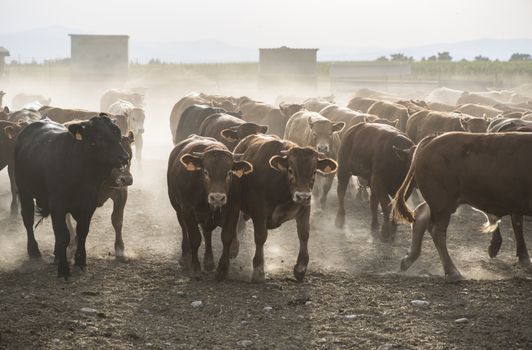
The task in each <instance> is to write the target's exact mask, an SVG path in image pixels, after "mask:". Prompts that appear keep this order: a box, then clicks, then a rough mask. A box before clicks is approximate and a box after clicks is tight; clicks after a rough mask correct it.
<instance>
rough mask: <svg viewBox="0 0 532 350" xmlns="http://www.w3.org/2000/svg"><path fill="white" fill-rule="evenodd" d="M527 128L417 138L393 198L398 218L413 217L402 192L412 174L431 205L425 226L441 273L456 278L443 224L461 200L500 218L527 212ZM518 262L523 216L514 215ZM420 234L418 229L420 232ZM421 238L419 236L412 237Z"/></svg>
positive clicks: (530, 140)
mask: <svg viewBox="0 0 532 350" xmlns="http://www.w3.org/2000/svg"><path fill="white" fill-rule="evenodd" d="M530 149H532V134H529V133H514V132H510V133H505V134H468V133H461V132H453V133H448V134H444V135H440V136H437V137H428V138H426V139H424V140H423V141H421V143H420V144H419V145H418V147H417V150H416V151H415V153H414V157H413V160H412V164H411V166H410V169H409V171H408V174H407V176H406V178H405V181H404V182H403V184H402V185H401V188H400V189H399V191H397V194H396V196H395V198H394V203H393V208H394V209H393V210H394V214H395V217H396V218H397V219H400V220H405V221H408V222H413V221H414V220H415V219H414V214H413V213H412V212H411V211H410V209H409V208H408V206H407V204H406V201H405V194H406V193H407V189H408V188H409V187H410V183H411V181H412V179H413V178H414V177H415V180H416V184H417V187H418V188H419V190H420V191H421V193H422V195H423V197H424V198H425V200H426V202H427V205H428V208H429V210H430V221H429V224H428V227H429V231H430V233H431V236H432V238H433V240H434V244H435V246H436V249H437V250H438V253H439V255H440V260H441V262H442V265H443V270H444V272H445V276H446V278H448V279H449V280H457V279H460V278H461V275H460V272H459V271H458V269H457V268H456V267H455V265H454V263H453V261H452V260H451V257H450V256H449V253H448V251H447V244H446V236H447V227H448V225H449V221H450V218H451V215H452V214H453V213H454V212H455V211H456V209H457V207H458V206H459V205H460V204H469V205H471V206H473V207H475V208H477V209H479V210H481V211H483V212H485V213H488V214H491V215H494V216H495V217H498V218H501V217H503V216H505V215H512V216H513V217H514V218H515V219H518V218H519V217H520V216H522V215H532V201H531V198H530V193H531V192H532V180H531V178H530V175H529V174H530V172H531V171H532V154H531V153H530ZM515 222H516V223H517V224H516V225H514V230H515V238H516V249H517V256H518V257H519V262H520V263H522V264H527V265H528V264H530V258H529V255H528V251H527V249H526V244H525V241H524V239H523V233H522V221H521V222H519V220H515ZM420 235H421V236H422V235H423V233H421V234H420ZM415 239H420V237H415Z"/></svg>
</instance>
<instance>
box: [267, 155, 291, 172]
mask: <svg viewBox="0 0 532 350" xmlns="http://www.w3.org/2000/svg"><path fill="white" fill-rule="evenodd" d="M269 163H270V167H272V168H273V169H275V170H277V171H280V172H283V171H287V169H288V157H283V156H273V157H271V158H270V161H269Z"/></svg>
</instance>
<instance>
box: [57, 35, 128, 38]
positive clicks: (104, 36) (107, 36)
mask: <svg viewBox="0 0 532 350" xmlns="http://www.w3.org/2000/svg"><path fill="white" fill-rule="evenodd" d="M68 36H70V37H72V38H76V37H80V38H81V37H93V38H98V37H102V38H129V35H114V34H68Z"/></svg>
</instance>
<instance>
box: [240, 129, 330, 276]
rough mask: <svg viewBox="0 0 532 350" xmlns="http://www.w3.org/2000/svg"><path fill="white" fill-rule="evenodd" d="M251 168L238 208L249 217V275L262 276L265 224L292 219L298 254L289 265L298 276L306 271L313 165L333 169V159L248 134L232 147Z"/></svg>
mask: <svg viewBox="0 0 532 350" xmlns="http://www.w3.org/2000/svg"><path fill="white" fill-rule="evenodd" d="M235 153H243V154H244V156H243V159H245V160H247V161H248V162H250V163H251V164H252V165H253V168H254V169H255V171H254V172H253V173H252V174H250V175H248V176H245V177H244V178H243V180H242V183H243V191H242V194H243V199H242V211H243V212H244V214H245V215H246V216H248V217H250V218H251V219H252V220H253V228H254V235H255V246H256V250H255V256H254V258H253V276H252V281H254V282H261V281H263V280H264V243H265V242H266V238H267V237H268V230H269V229H274V228H277V227H279V226H281V224H282V223H284V222H286V221H288V220H292V219H296V222H297V234H298V236H299V254H298V257H297V263H296V265H295V266H294V276H295V278H296V279H297V280H298V281H302V280H303V278H304V277H305V273H306V270H307V265H308V261H309V256H308V248H307V244H308V237H309V230H310V224H309V218H310V200H311V196H312V194H311V193H312V187H313V184H314V177H315V173H316V171H317V170H318V171H320V172H324V173H326V174H329V173H332V172H334V171H335V170H336V167H337V165H336V162H335V161H334V160H333V159H330V158H325V159H321V158H320V157H319V155H318V153H317V152H316V151H315V150H314V149H312V148H310V147H298V146H297V145H296V144H295V143H293V142H290V141H287V140H281V139H279V138H278V137H276V136H267V135H260V134H259V135H250V136H248V137H246V138H245V139H243V140H242V141H241V142H240V143H239V144H238V146H237V147H236V148H235Z"/></svg>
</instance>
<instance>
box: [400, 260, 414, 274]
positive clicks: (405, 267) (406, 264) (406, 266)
mask: <svg viewBox="0 0 532 350" xmlns="http://www.w3.org/2000/svg"><path fill="white" fill-rule="evenodd" d="M412 264H413V261H410V259H408V258H403V259H401V271H406V270H408V269H409V268H410V266H412Z"/></svg>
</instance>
